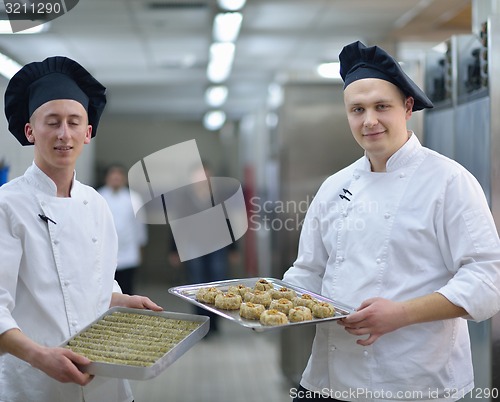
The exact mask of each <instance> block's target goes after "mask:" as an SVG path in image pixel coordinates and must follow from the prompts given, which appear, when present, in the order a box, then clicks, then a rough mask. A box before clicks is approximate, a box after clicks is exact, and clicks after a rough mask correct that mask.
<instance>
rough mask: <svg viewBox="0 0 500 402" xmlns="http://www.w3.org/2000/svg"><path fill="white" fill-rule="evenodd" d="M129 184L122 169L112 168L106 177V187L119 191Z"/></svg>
mask: <svg viewBox="0 0 500 402" xmlns="http://www.w3.org/2000/svg"><path fill="white" fill-rule="evenodd" d="M126 184H127V176H126V175H125V172H124V171H123V170H122V169H121V168H111V169H110V171H109V172H108V174H107V175H106V185H107V186H108V187H111V188H112V189H113V190H115V191H117V190H119V189H121V188H122V187H125V186H126Z"/></svg>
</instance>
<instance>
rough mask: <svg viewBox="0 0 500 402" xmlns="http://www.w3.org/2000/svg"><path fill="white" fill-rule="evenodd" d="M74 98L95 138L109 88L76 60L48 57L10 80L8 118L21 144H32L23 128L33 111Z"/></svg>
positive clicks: (31, 64) (19, 72) (12, 130)
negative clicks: (82, 108)
mask: <svg viewBox="0 0 500 402" xmlns="http://www.w3.org/2000/svg"><path fill="white" fill-rule="evenodd" d="M56 99H72V100H75V101H77V102H79V103H81V104H82V106H83V107H84V108H85V110H86V111H87V114H88V119H89V124H91V125H92V137H94V136H95V135H96V132H97V126H98V125H99V119H100V117H101V114H102V111H103V110H104V106H105V105H106V88H105V87H104V86H102V85H101V84H100V83H99V82H98V81H97V80H96V79H95V78H94V77H93V76H92V75H90V73H89V72H88V71H87V70H85V69H84V68H83V67H82V66H81V65H80V64H78V63H77V62H76V61H73V60H71V59H68V58H67V57H60V56H57V57H49V58H47V59H45V60H44V61H42V62H34V63H30V64H27V65H25V66H24V67H23V68H22V69H21V70H19V71H18V72H17V73H16V74H15V75H14V76H13V77H12V78H11V80H10V81H9V84H8V86H7V89H6V91H5V116H6V117H7V121H8V123H9V131H10V132H11V133H12V134H14V137H16V138H17V140H18V141H19V142H20V143H21V144H22V145H31V143H30V142H29V141H28V140H27V139H26V136H25V135H24V127H25V125H26V123H28V121H29V119H30V117H31V115H32V114H33V112H34V111H35V110H36V109H37V108H38V107H40V106H41V105H43V104H44V103H46V102H49V101H51V100H56Z"/></svg>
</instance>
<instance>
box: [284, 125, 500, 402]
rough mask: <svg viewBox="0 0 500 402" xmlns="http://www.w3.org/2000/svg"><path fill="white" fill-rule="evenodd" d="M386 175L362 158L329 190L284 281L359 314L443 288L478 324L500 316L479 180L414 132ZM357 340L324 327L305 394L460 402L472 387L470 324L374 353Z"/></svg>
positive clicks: (379, 346)
mask: <svg viewBox="0 0 500 402" xmlns="http://www.w3.org/2000/svg"><path fill="white" fill-rule="evenodd" d="M386 168H387V171H386V172H383V173H377V172H372V171H371V169H370V162H369V160H368V158H367V157H366V156H364V157H362V158H360V159H359V160H357V161H356V162H354V163H353V164H352V165H350V166H348V167H347V168H345V169H343V170H341V171H340V172H338V173H337V174H334V175H333V176H331V177H329V178H328V179H327V180H326V181H325V182H324V183H323V185H322V186H321V188H320V189H319V191H318V193H317V195H316V197H315V198H314V199H313V201H312V203H311V205H310V208H309V210H308V212H307V214H306V218H305V221H304V225H303V228H302V232H301V237H300V242H299V250H298V257H297V260H296V261H295V263H294V265H293V266H292V267H291V268H290V269H289V270H288V271H287V272H286V273H285V275H284V280H285V281H287V282H290V283H292V284H295V285H297V286H301V287H304V288H306V289H309V290H311V291H314V292H319V293H321V294H322V295H324V296H327V297H329V298H332V299H335V300H337V301H340V302H342V303H345V304H347V305H349V306H352V307H354V308H356V307H358V306H359V305H360V303H361V302H362V301H364V300H366V299H368V298H371V297H383V298H387V299H391V300H395V301H403V300H408V299H411V298H415V297H419V296H423V295H426V294H429V293H432V292H439V293H441V294H443V295H444V296H445V297H446V298H447V299H449V300H450V301H451V302H452V303H454V304H456V305H458V306H460V307H463V308H464V309H465V310H466V311H467V312H468V313H469V314H470V317H469V318H472V319H473V320H476V321H481V320H485V319H487V318H489V317H491V316H493V315H494V314H495V313H497V312H498V311H499V310H500V292H499V288H500V242H499V238H498V234H497V231H496V228H495V224H494V222H493V218H492V216H491V213H490V211H489V208H488V204H487V201H486V199H485V196H484V193H483V191H482V189H481V187H480V185H479V183H478V182H477V181H476V180H475V178H474V177H473V176H472V175H471V174H470V173H469V172H468V171H467V170H466V169H464V168H463V167H462V166H460V165H459V164H458V163H456V162H455V161H453V160H451V159H448V158H446V157H444V156H442V155H440V154H438V153H436V152H434V151H432V150H430V149H427V148H425V147H422V146H421V144H420V142H419V141H418V139H417V137H416V136H415V135H413V134H412V135H411V137H410V138H409V140H408V141H407V142H406V143H405V144H404V145H403V147H402V148H400V149H399V150H398V151H397V152H396V153H395V154H394V155H393V156H392V157H391V158H390V159H389V160H388V162H387V165H386ZM344 189H345V190H346V191H345V190H344ZM339 194H341V195H343V196H344V195H345V196H347V198H348V199H342V198H341V197H339ZM363 338H366V336H364V337H363ZM357 339H358V337H357V336H354V335H351V334H348V333H347V332H346V331H345V329H344V328H343V327H341V326H340V325H337V324H336V323H328V324H321V325H318V326H317V328H316V337H315V340H314V343H313V349H312V354H311V357H310V359H309V362H308V365H307V367H306V369H305V372H304V373H303V377H302V380H301V384H302V386H304V387H305V388H306V389H309V390H311V391H317V392H323V394H325V392H326V390H328V392H329V393H328V395H329V396H332V397H334V398H336V399H341V400H359V401H375V400H377V401H381V400H394V399H399V400H403V399H406V400H427V399H433V398H436V397H438V400H457V399H459V398H460V397H461V396H463V395H465V394H466V393H467V392H469V391H470V390H471V389H472V388H473V370H472V361H471V351H470V343H469V337H468V328H467V322H466V320H465V319H463V318H457V319H448V320H442V321H435V322H429V323H423V324H415V325H410V326H407V327H404V328H401V329H398V330H396V331H393V332H391V333H388V334H385V335H383V336H382V337H380V338H379V339H378V340H377V341H376V342H375V343H374V344H373V345H371V346H366V347H363V346H360V345H357V344H356V340H357Z"/></svg>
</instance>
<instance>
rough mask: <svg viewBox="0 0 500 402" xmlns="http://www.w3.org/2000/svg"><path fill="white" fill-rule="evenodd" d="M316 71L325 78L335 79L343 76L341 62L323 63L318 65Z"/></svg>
mask: <svg viewBox="0 0 500 402" xmlns="http://www.w3.org/2000/svg"><path fill="white" fill-rule="evenodd" d="M316 71H317V72H318V74H319V75H320V76H321V77H323V78H334V79H340V78H341V76H340V63H339V62H332V63H322V64H320V65H319V66H318V68H317V69H316Z"/></svg>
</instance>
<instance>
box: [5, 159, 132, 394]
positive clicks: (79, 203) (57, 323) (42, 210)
mask: <svg viewBox="0 0 500 402" xmlns="http://www.w3.org/2000/svg"><path fill="white" fill-rule="evenodd" d="M39 214H41V215H45V216H47V217H48V218H50V219H51V220H53V221H54V222H55V223H53V222H51V221H47V222H45V221H44V220H42V219H41V218H40V217H39ZM0 250H1V263H0V278H1V279H0V334H1V333H4V332H5V331H8V330H10V329H12V328H19V329H21V330H22V331H23V332H24V333H25V334H26V335H27V336H28V337H29V338H31V339H33V340H34V341H35V342H38V343H40V344H42V345H46V346H57V345H60V344H61V343H62V342H63V341H64V340H65V339H67V338H69V337H70V336H72V335H74V334H75V333H76V332H78V331H79V330H80V329H82V328H83V327H84V326H86V325H88V324H89V323H90V322H91V321H93V320H95V319H96V318H97V317H98V316H99V315H101V314H102V313H103V312H105V311H106V310H107V309H108V308H109V305H110V301H111V294H112V292H113V291H115V292H120V288H119V286H118V284H117V283H116V282H115V281H114V280H113V277H114V271H115V267H116V250H117V240H116V232H115V228H114V226H113V221H112V217H111V214H110V212H109V209H108V206H107V204H106V202H105V201H104V200H103V199H102V197H101V196H99V195H98V194H97V192H96V191H95V190H94V189H92V188H91V187H88V186H85V185H83V184H81V183H80V182H78V181H76V179H74V180H73V185H72V189H71V197H68V198H61V197H57V196H56V186H55V183H54V182H53V181H52V180H51V179H50V178H49V177H48V176H46V175H45V174H44V173H43V172H42V171H41V170H40V169H39V168H38V167H37V166H36V165H35V164H33V165H32V166H31V167H29V168H28V170H27V171H26V173H25V174H24V176H21V177H19V178H16V179H14V180H12V181H11V182H9V183H7V184H5V185H4V186H2V187H1V188H0ZM131 400H132V395H131V391H130V387H129V384H128V382H126V381H123V380H117V379H106V378H102V377H95V378H94V379H93V380H92V381H91V382H90V384H88V385H86V386H85V387H81V386H79V385H76V384H63V383H60V382H58V381H56V380H53V379H52V378H50V377H49V376H47V375H46V374H45V373H43V372H42V371H40V370H37V369H35V368H32V367H31V366H30V365H29V364H28V363H26V362H24V361H22V360H20V359H18V358H16V357H14V356H12V355H10V354H3V355H1V356H0V401H2V402H74V401H86V402H129V401H131Z"/></svg>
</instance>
